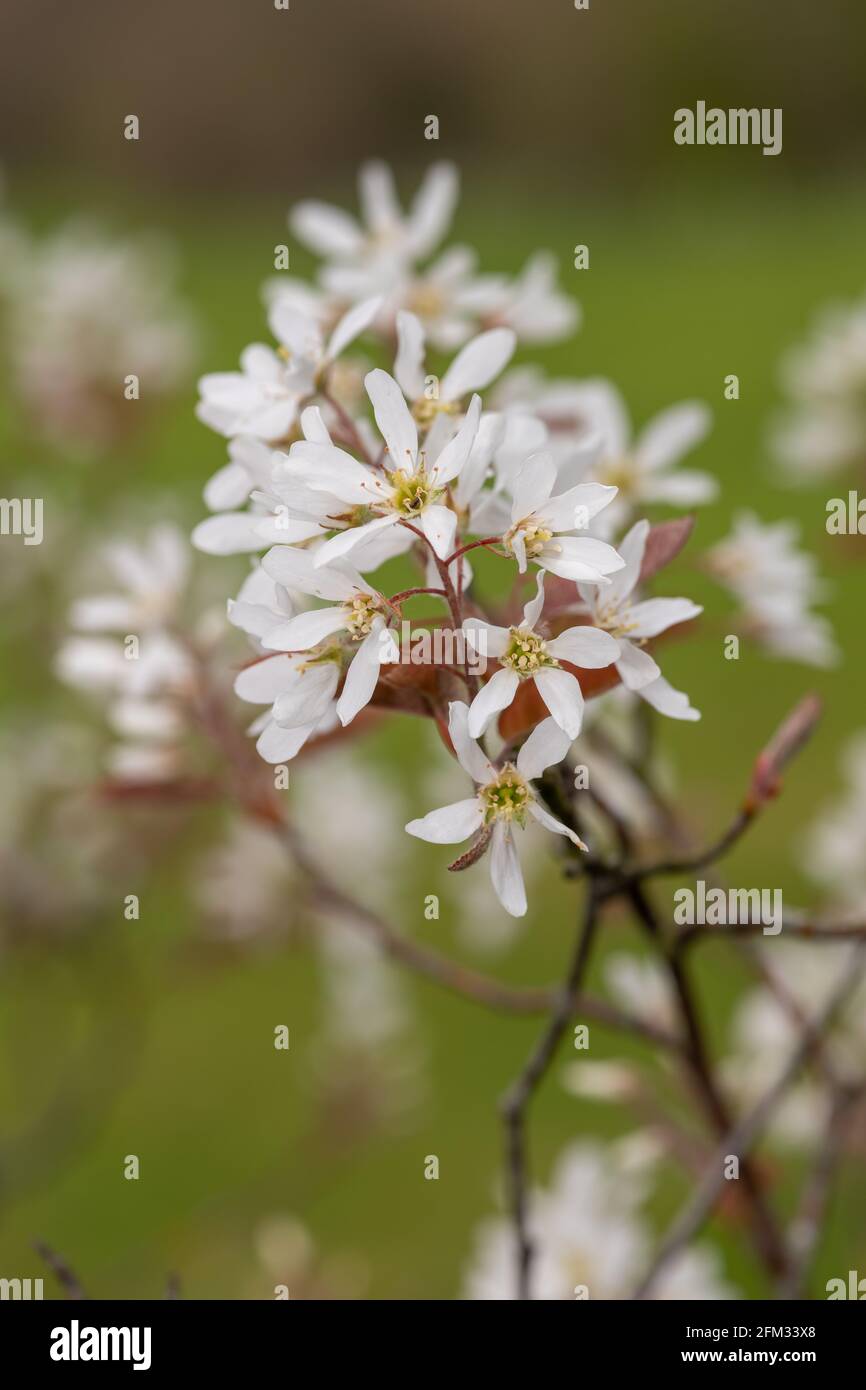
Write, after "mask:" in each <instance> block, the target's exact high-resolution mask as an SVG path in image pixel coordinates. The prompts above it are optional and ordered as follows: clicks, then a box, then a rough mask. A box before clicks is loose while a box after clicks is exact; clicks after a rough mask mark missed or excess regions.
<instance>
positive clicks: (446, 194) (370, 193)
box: [289, 160, 458, 284]
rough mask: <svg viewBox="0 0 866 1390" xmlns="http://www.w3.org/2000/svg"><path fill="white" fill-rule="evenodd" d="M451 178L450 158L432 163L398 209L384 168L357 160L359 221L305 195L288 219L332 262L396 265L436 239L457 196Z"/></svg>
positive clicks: (423, 252)
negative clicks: (405, 204)
mask: <svg viewBox="0 0 866 1390" xmlns="http://www.w3.org/2000/svg"><path fill="white" fill-rule="evenodd" d="M457 183H458V181H457V171H456V169H455V168H454V166H453V165H452V164H447V163H439V164H434V165H432V166H431V168H430V169H429V170H428V173H427V175H426V177H425V179H424V181H423V183H422V184H421V187H420V188H419V190H418V192H417V193H416V195H415V198H414V199H413V202H412V205H411V207H410V209H409V212H408V213H404V212H403V211H402V209H401V207H400V204H399V202H398V200H397V195H396V191H395V189H394V180H393V176H392V174H391V171H390V169H388V167H387V165H385V164H383V163H381V162H380V161H378V160H375V161H371V162H370V163H367V164H364V165H363V166H362V168H361V172H360V177H359V191H360V199H361V212H362V217H363V223H359V222H358V221H356V219H355V218H354V217H352V216H351V215H350V214H349V213H347V212H343V210H342V209H341V208H336V207H332V206H331V205H330V204H327V203H319V202H315V201H312V200H308V201H306V202H303V203H299V204H298V205H297V207H295V208H294V209H293V211H292V213H291V214H290V217H289V225H290V227H291V229H292V231H293V232H294V234H295V236H296V237H297V238H298V240H299V241H302V242H303V243H304V245H305V246H308V247H309V248H310V250H311V251H315V252H316V253H317V254H318V255H320V256H324V257H327V258H328V259H329V260H332V261H335V262H337V263H338V265H339V264H342V265H350V266H351V265H357V264H365V263H367V264H370V263H374V264H375V263H376V262H378V261H381V260H385V261H387V263H389V264H392V265H395V266H398V267H399V266H403V265H406V264H411V263H413V262H415V261H419V260H423V259H424V258H425V257H426V256H428V255H429V254H430V252H431V251H433V249H434V248H435V247H436V245H437V244H438V242H439V241H440V240H441V238H442V237H443V235H444V234H445V232H446V231H447V229H448V226H449V224H450V222H451V217H452V214H453V211H454V205H455V203H456V201H457ZM325 283H326V284H327V281H326V282H325Z"/></svg>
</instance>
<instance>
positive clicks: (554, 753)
mask: <svg viewBox="0 0 866 1390" xmlns="http://www.w3.org/2000/svg"><path fill="white" fill-rule="evenodd" d="M571 745H572V739H571V737H570V735H569V734H567V733H566V732H565V730H564V729H561V728H560V727H559V725H558V724H557V722H556V720H555V719H542V721H541V723H540V724H536V726H535V728H534V729H533V730H532V733H531V734H530V735H529V738H528V739H527V740H526V742H525V743H524V744H523V747H522V748H521V749H520V752H519V753H518V754H517V771H518V772H519V773H520V775H521V777H526V778H527V779H528V780H529V781H532V780H533V779H534V778H535V777H540V776H541V774H542V773H543V772H544V770H545V768H548V767H553V766H554V765H555V764H556V763H561V762H562V760H563V758H564V757H565V755H566V753H567V752H568V750H569V748H570V747H571Z"/></svg>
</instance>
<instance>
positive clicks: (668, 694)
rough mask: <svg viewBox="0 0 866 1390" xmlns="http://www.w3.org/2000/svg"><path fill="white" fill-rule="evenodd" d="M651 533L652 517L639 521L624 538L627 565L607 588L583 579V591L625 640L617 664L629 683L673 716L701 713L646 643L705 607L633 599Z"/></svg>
mask: <svg viewBox="0 0 866 1390" xmlns="http://www.w3.org/2000/svg"><path fill="white" fill-rule="evenodd" d="M648 535H649V522H648V521H637V522H635V524H634V526H632V528H631V530H630V531H629V532H628V534H627V535H626V536H625V537H624V539H623V540H622V541H620V544H619V549H620V553H621V555H622V557H623V559H624V560H625V567H624V568H623V569H621V570H619V571H618V572H617V573H616V574H615V575H614V577H613V579H612V580H611V582H610V584H609V585H608V587H607V588H606V589H603V590H601V591H599V590H596V589H592V588H590V587H589V586H588V585H584V584H579V585H578V588H579V590H580V596H581V598H582V599H583V601H584V603H585V604H586V605H587V607H588V608H589V610H590V613H591V615H592V620H593V622H594V623H595V624H596V626H597V627H600V628H602V629H604V631H606V632H609V633H610V634H611V635H612V636H613V637H615V638H616V640H617V641H618V643H619V656H618V658H617V660H616V669H617V671H618V672H619V677H620V680H621V681H622V683H623V685H624V686H626V688H627V689H628V690H633V691H635V693H636V694H638V695H639V696H640V698H641V699H642V700H646V701H647V702H648V703H649V704H651V705H652V706H653V708H654V709H657V710H658V711H659V713H660V714H667V715H669V716H670V717H671V719H689V720H694V719H700V714H699V713H698V711H697V710H696V709H692V707H691V705H690V704H689V700H688V696H687V695H685V694H684V693H683V692H682V691H681V690H674V689H673V687H672V686H671V685H669V684H668V682H667V681H666V680H665V679H664V677H663V676H662V674H661V671H660V670H659V667H658V665H657V663H656V662H655V661H654V659H653V658H652V657H651V656H650V654H649V652H648V651H645V650H644V647H643V643H644V641H646V639H647V638H650V637H657V636H658V634H659V633H661V632H665V631H666V630H667V629H668V628H669V627H674V626H675V625H676V624H677V623H684V622H688V620H689V619H690V618H696V617H697V616H698V614H699V613H701V612H703V609H701V608H699V607H698V605H697V604H695V603H692V602H691V600H690V599H687V598H650V599H644V600H643V602H640V603H632V601H631V595H632V593H633V591H634V589H635V588H636V587H637V584H638V581H639V580H640V571H641V565H642V563H643V555H644V549H645V548H646V541H647V536H648Z"/></svg>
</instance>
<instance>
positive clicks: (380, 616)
mask: <svg viewBox="0 0 866 1390" xmlns="http://www.w3.org/2000/svg"><path fill="white" fill-rule="evenodd" d="M262 568H263V569H264V570H265V572H266V573H267V574H269V575H270V576H271V578H272V579H274V580H276V582H277V583H278V584H279V585H281V586H283V587H284V588H286V589H297V590H300V592H301V593H304V594H311V595H312V596H314V597H315V598H321V599H326V600H330V601H331V603H332V605H333V606H331V607H328V608H313V609H309V610H308V611H307V612H305V613H298V614H297V615H296V616H294V617H290V618H288V619H285V620H283V621H282V622H280V623H278V624H277V625H276V626H273V627H271V628H270V629H269V630H268V631H267V632H266V633H265V634H264V635H263V637H262V646H263V647H264V648H265V650H266V651H278V652H305V651H310V650H311V649H312V648H313V647H316V646H318V645H319V643H321V642H324V641H326V639H327V638H329V637H333V636H335V635H336V634H337V633H342V634H345V635H346V637H347V638H348V640H349V642H350V643H351V644H352V647H353V648H354V651H353V655H352V658H351V661H350V663H349V667H348V670H347V671H346V679H345V682H344V684H343V689H342V691H341V692H340V698H339V699H338V701H337V714H338V716H339V719H340V722H341V723H342V724H344V725H345V724H350V723H351V721H352V720H353V719H354V718H355V715H356V714H357V713H358V711H359V710H361V709H363V708H364V706H365V705H367V704H369V702H370V700H371V698H372V695H373V691H374V690H375V688H376V682H377V681H378V679H379V668H380V666H381V665H382V663H383V662H388V661H396V660H397V659H398V657H399V649H398V647H397V644H396V642H395V641H394V639H393V637H392V636H390V634H389V632H388V621H389V619H390V617H391V616H392V615H393V614H392V610H391V609H389V607H388V605H387V603H386V602H385V599H384V598H383V596H382V594H380V593H379V592H378V591H377V590H376V589H374V588H372V587H371V586H370V585H369V584H368V583H367V581H366V580H365V579H363V578H362V577H361V575H360V574H358V573H357V571H355V570H352V569H350V568H349V567H348V566H345V565H337V564H333V565H330V566H328V567H327V568H326V569H317V568H316V566H315V564H314V557H313V554H312V553H310V552H309V551H304V550H293V549H292V548H291V547H290V546H275V547H274V549H273V550H270V551H269V552H268V554H267V555H266V556H265V557H264V559H263V560H262Z"/></svg>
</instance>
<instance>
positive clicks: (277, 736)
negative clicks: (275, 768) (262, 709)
mask: <svg viewBox="0 0 866 1390" xmlns="http://www.w3.org/2000/svg"><path fill="white" fill-rule="evenodd" d="M315 727H316V724H315V722H314V723H312V724H299V725H298V727H297V728H295V729H283V728H281V727H280V725H279V724H277V723H276V721H275V720H273V719H269V720H268V722H267V724H266V725H265V727H264V729H263V730H262V732H261V733H260V735H259V738H258V742H257V743H256V750H257V752H258V754H259V757H261V758H264V760H265V762H266V763H287V762H289V760H290V759H291V758H294V757H295V755H296V754H297V753H299V752H300V751H301V749H302V748H303V746H304V744H305V743H306V741H307V739H308V738H309V737H310V734H311V733H313V731H314V729H315Z"/></svg>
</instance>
